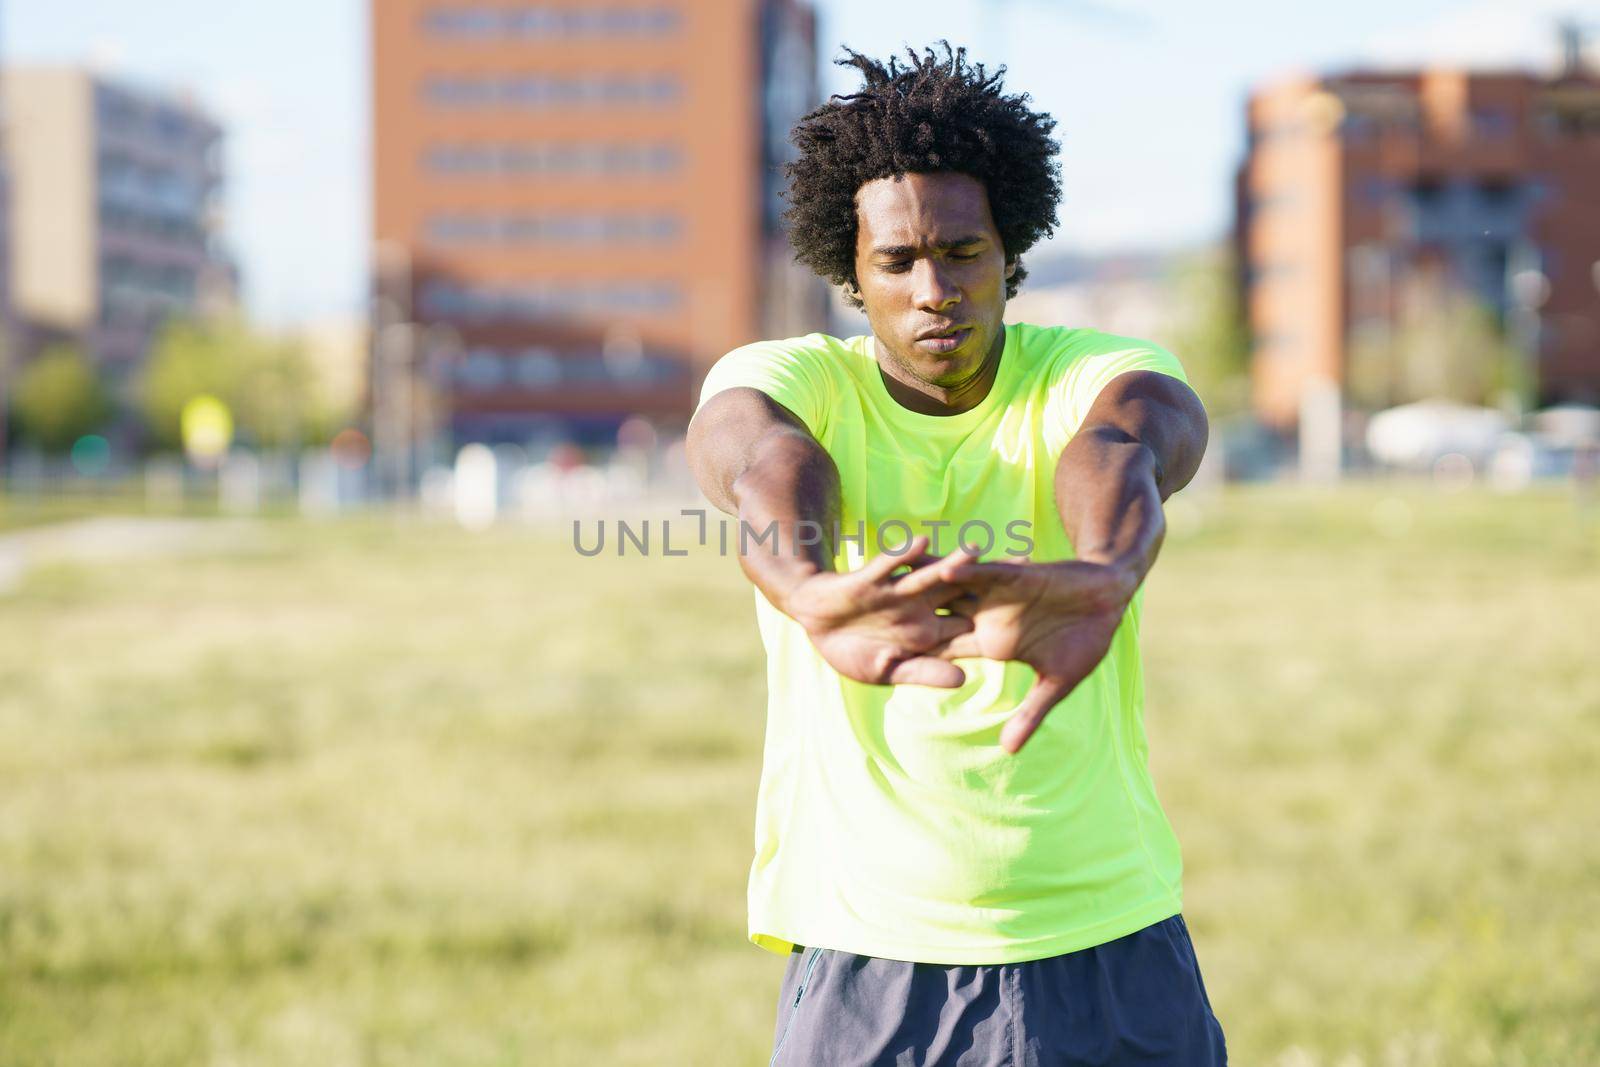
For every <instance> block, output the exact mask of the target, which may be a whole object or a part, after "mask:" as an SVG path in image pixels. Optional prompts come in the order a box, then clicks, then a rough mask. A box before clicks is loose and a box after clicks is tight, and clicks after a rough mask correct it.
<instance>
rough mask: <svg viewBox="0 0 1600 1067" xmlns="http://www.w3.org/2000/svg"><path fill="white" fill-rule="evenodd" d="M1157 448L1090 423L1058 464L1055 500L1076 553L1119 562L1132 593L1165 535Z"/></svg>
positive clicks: (1098, 560)
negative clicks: (1152, 448)
mask: <svg viewBox="0 0 1600 1067" xmlns="http://www.w3.org/2000/svg"><path fill="white" fill-rule="evenodd" d="M1159 473H1160V472H1159V471H1158V469H1157V467H1156V457H1155V454H1154V453H1153V452H1152V451H1151V450H1150V448H1149V447H1148V446H1146V445H1144V444H1142V443H1141V442H1139V441H1137V440H1134V439H1133V438H1131V437H1130V436H1129V435H1128V434H1126V433H1124V432H1122V431H1120V430H1117V429H1114V428H1111V427H1096V428H1091V429H1087V430H1085V431H1083V432H1081V433H1079V434H1078V435H1077V436H1075V437H1073V439H1072V440H1071V441H1070V442H1068V444H1067V447H1066V448H1065V449H1063V450H1062V453H1061V458H1060V460H1059V462H1058V463H1057V464H1056V478H1055V490H1056V505H1057V508H1058V510H1059V512H1060V515H1061V523H1062V525H1063V526H1064V527H1065V528H1066V532H1067V537H1068V539H1070V540H1071V541H1072V545H1073V550H1074V552H1075V553H1076V555H1077V557H1078V558H1079V559H1081V560H1086V561H1088V562H1091V563H1104V564H1107V565H1109V566H1112V567H1114V568H1115V569H1117V570H1118V571H1120V572H1121V573H1122V575H1123V578H1124V581H1125V582H1126V583H1127V590H1126V591H1127V594H1128V595H1129V596H1131V595H1132V593H1133V591H1134V590H1135V589H1137V588H1138V586H1139V583H1140V582H1142V581H1143V580H1144V576H1145V575H1146V574H1147V573H1148V572H1149V570H1150V567H1151V565H1152V564H1154V563H1155V560H1156V553H1157V552H1159V551H1160V549H1161V541H1162V539H1163V537H1164V536H1165V535H1166V528H1167V526H1166V518H1165V516H1164V515H1163V513H1162V510H1161V492H1160V489H1159V487H1158V478H1159Z"/></svg>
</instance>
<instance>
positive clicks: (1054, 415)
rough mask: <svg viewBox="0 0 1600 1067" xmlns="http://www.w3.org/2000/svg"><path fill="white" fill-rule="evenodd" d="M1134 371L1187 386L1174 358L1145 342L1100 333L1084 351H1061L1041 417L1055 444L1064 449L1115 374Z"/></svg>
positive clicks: (1164, 350)
mask: <svg viewBox="0 0 1600 1067" xmlns="http://www.w3.org/2000/svg"><path fill="white" fill-rule="evenodd" d="M1135 370H1153V371H1156V372H1157V373H1160V374H1169V375H1171V376H1172V377H1174V378H1176V379H1178V380H1179V381H1180V382H1183V383H1184V384H1185V385H1187V384H1188V383H1189V377H1188V375H1186V374H1185V373H1184V372H1183V364H1181V363H1179V362H1178V358H1177V357H1176V356H1174V355H1173V354H1172V353H1171V352H1168V351H1167V350H1166V349H1165V348H1162V347H1161V346H1160V345H1157V344H1152V343H1151V342H1149V341H1140V340H1136V339H1134V338H1131V337H1113V336H1111V335H1109V334H1102V335H1100V336H1099V337H1098V338H1097V339H1096V343H1095V344H1094V345H1093V346H1092V348H1090V350H1089V351H1087V352H1085V351H1083V350H1081V349H1079V350H1076V351H1074V350H1070V349H1069V350H1068V351H1066V352H1063V353H1062V354H1061V356H1060V357H1059V363H1058V364H1057V366H1056V368H1055V370H1054V372H1053V373H1052V375H1051V381H1050V392H1049V397H1048V399H1047V401H1046V404H1045V417H1046V419H1047V422H1048V425H1049V427H1050V429H1051V430H1052V431H1053V432H1054V433H1055V434H1058V435H1060V437H1059V443H1060V444H1061V445H1062V446H1065V444H1066V442H1067V440H1069V439H1070V438H1071V437H1072V435H1073V434H1075V433H1077V432H1078V427H1080V426H1082V425H1083V420H1084V419H1085V418H1087V417H1088V415H1089V409H1090V408H1091V407H1093V406H1094V402H1095V398H1096V397H1098V396H1099V395H1100V390H1102V389H1104V388H1105V387H1106V386H1107V385H1108V384H1110V382H1111V380H1112V379H1113V378H1115V377H1117V375H1119V374H1125V373H1127V372H1128V371H1135Z"/></svg>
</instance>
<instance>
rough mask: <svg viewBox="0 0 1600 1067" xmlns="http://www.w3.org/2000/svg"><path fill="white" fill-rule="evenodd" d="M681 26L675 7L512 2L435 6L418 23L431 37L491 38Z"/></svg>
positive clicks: (634, 33) (642, 33) (665, 30)
mask: <svg viewBox="0 0 1600 1067" xmlns="http://www.w3.org/2000/svg"><path fill="white" fill-rule="evenodd" d="M682 25H683V15H682V13H681V12H680V11H679V10H678V9H677V8H674V7H667V6H664V5H652V6H648V7H626V6H622V5H608V6H606V7H594V6H592V5H579V4H576V3H574V4H570V5H564V6H557V5H549V4H516V5H506V6H495V7H489V6H479V7H449V8H443V7H441V8H434V9H433V10H431V11H428V12H427V13H426V14H424V15H423V17H422V26H423V29H424V30H426V31H427V32H428V33H429V34H430V35H432V36H434V37H448V38H452V39H455V40H464V41H474V40H477V41H492V40H495V39H497V38H503V37H543V38H557V39H559V38H568V37H664V36H667V35H668V34H672V33H676V32H677V31H678V29H679V28H680V27H681V26H682Z"/></svg>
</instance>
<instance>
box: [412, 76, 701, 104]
mask: <svg viewBox="0 0 1600 1067" xmlns="http://www.w3.org/2000/svg"><path fill="white" fill-rule="evenodd" d="M681 91H682V86H681V84H680V82H679V80H678V79H677V78H676V77H675V76H673V75H670V74H587V75H576V76H546V75H525V76H520V77H510V78H496V77H474V76H469V75H458V76H446V75H441V76H438V77H432V78H429V79H427V81H425V82H424V83H423V86H422V95H423V99H424V100H426V101H427V102H428V103H429V104H431V105H433V106H434V107H440V108H479V107H516V108H528V109H537V108H545V107H558V108H565V107H580V106H581V107H590V106H597V105H599V106H607V105H614V106H638V105H651V106H660V105H662V104H666V103H670V102H672V101H674V100H677V99H678V97H679V95H680V93H681Z"/></svg>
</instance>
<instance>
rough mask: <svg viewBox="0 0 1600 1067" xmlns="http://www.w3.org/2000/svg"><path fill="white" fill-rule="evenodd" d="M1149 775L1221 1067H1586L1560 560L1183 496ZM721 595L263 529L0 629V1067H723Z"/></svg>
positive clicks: (734, 906)
mask: <svg viewBox="0 0 1600 1067" xmlns="http://www.w3.org/2000/svg"><path fill="white" fill-rule="evenodd" d="M1145 636H1146V640H1145V657H1146V665H1147V672H1148V678H1149V709H1148V713H1147V718H1148V728H1149V733H1150V739H1151V746H1152V750H1153V757H1152V758H1153V761H1154V766H1155V774H1156V778H1157V783H1158V786H1159V788H1160V791H1161V795H1162V799H1163V802H1164V803H1165V805H1166V807H1167V810H1168V812H1169V814H1170V815H1171V817H1172V819H1173V821H1174V822H1175V824H1176V825H1177V828H1178V832H1179V836H1180V838H1181V840H1182V841H1183V844H1184V852H1185V859H1186V864H1187V873H1186V890H1187V902H1186V908H1185V911H1186V914H1187V916H1188V918H1189V921H1190V926H1191V928H1192V930H1193V932H1194V937H1195V941H1196V944H1197V947H1198V950H1199V954H1200V961H1201V965H1202V967H1203V968H1204V971H1205V976H1206V981H1207V985H1208V988H1209V990H1210V992H1211V998H1212V1002H1213V1004H1214V1005H1215V1007H1216V1010H1217V1012H1218V1014H1219V1016H1220V1017H1221V1018H1222V1020H1223V1023H1224V1025H1225V1026H1226V1028H1227V1030H1228V1036H1229V1043H1230V1048H1231V1050H1232V1052H1233V1056H1234V1062H1236V1063H1238V1064H1241V1065H1254V1064H1281V1065H1284V1067H1290V1065H1294V1067H1305V1065H1312V1064H1327V1065H1329V1067H1335V1065H1337V1067H1350V1065H1355V1064H1363V1065H1370V1067H1388V1065H1391V1064H1393V1065H1401V1064H1404V1065H1413V1064H1420V1065H1427V1064H1437V1065H1441V1067H1442V1065H1451V1067H1455V1065H1469V1067H1470V1065H1483V1067H1488V1065H1502V1064H1527V1065H1535V1064H1538V1065H1547V1064H1553V1065H1561V1064H1574V1065H1576V1064H1587V1063H1594V1062H1597V1061H1600V1010H1597V1005H1600V924H1597V923H1596V922H1595V907H1596V904H1597V903H1600V892H1597V890H1600V843H1597V842H1600V834H1597V831H1600V814H1597V813H1600V774H1597V773H1596V768H1597V767H1600V534H1596V532H1595V531H1594V528H1593V527H1592V526H1591V527H1590V528H1589V529H1588V530H1587V531H1584V530H1582V529H1581V528H1580V527H1579V526H1578V525H1577V523H1576V521H1575V518H1574V514H1573V508H1572V505H1571V502H1570V500H1569V499H1568V498H1566V497H1564V496H1562V495H1560V494H1555V493H1545V494H1539V495H1526V496H1518V497H1498V496H1491V495H1487V494H1484V495H1479V494H1465V495H1461V496H1438V495H1434V494H1432V493H1430V492H1426V491H1408V490H1400V489H1378V490H1347V491H1343V492H1340V493H1337V494H1315V493H1306V492H1286V491H1281V490H1275V491H1262V490H1255V491H1248V492H1246V491H1235V492H1230V493H1229V494H1227V495H1225V496H1224V497H1222V498H1220V499H1217V500H1214V501H1211V502H1208V503H1206V504H1203V505H1202V504H1200V503H1197V502H1186V501H1182V500H1179V501H1177V502H1175V506H1174V509H1173V531H1172V533H1171V535H1170V536H1169V539H1168V543H1167V547H1166V549H1165V551H1164V555H1163V559H1162V562H1161V563H1160V565H1159V566H1158V568H1157V571H1156V574H1155V576H1154V577H1153V578H1152V581H1151V583H1150V587H1149V591H1148V594H1147V605H1146V635H1145ZM763 693H764V680H763V674H762V663H761V656H760V649H759V645H758V642H757V637H756V634H755V627H754V618H753V609H752V603H751V593H750V591H749V588H748V586H747V585H746V584H745V583H744V580H743V578H742V577H741V576H740V575H739V574H738V571H737V567H736V565H735V563H734V561H732V560H724V559H718V558H716V557H714V556H711V555H691V556H690V557H688V558H684V559H662V558H654V559H649V560H641V559H636V558H630V559H623V560H618V559H616V558H614V557H612V558H598V559H592V560H590V559H580V558H578V557H576V555H575V554H574V553H573V552H572V551H571V549H570V547H569V546H568V544H567V542H566V540H565V539H564V537H563V536H560V535H539V534H532V533H529V532H527V531H520V530H496V531H493V532H491V533H488V534H484V535H477V536H474V535H469V534H465V533H461V532H457V531H454V530H449V529H445V528H440V527H430V526H425V525H417V524H399V523H393V522H388V521H384V520H380V519H368V520H362V521H354V522H344V523H336V524H325V525H319V524H302V523H289V522H274V523H271V524H269V525H268V528H267V536H266V538H265V539H264V540H262V541H260V542H259V543H255V544H252V545H251V546H248V552H247V554H234V555H228V554H219V555H212V556H206V557H201V558H190V559H184V560H160V561H155V562H144V561H141V562H138V563H136V564H127V563H122V564H116V565H108V566H101V567H92V568H90V567H67V566H55V567H52V568H49V569H42V570H38V571H34V572H32V573H30V574H29V575H28V577H27V578H26V579H25V581H24V583H23V585H22V586H21V588H20V589H19V590H17V591H16V592H15V593H13V594H12V595H11V596H9V597H7V598H4V599H0V737H3V738H4V739H5V743H4V744H3V745H0V1063H4V1064H7V1065H12V1064H18V1065H23V1064H29V1065H31V1064H72V1065H78V1064H118V1065H121V1064H190V1063H208V1064H209V1063H218V1064H221V1063H227V1064H248V1065H256V1064H261V1065H267V1064H283V1065H291V1064H292V1065H304V1064H317V1065H319V1067H321V1065H339V1064H373V1065H380V1064H381V1065H402V1064H416V1065H429V1067H434V1065H442V1064H484V1063H506V1064H511V1063H540V1064H564V1063H573V1064H593V1063H606V1064H664V1063H673V1064H677V1063H683V1064H721V1063H756V1062H762V1061H763V1060H764V1058H765V1055H766V1051H767V1049H768V1046H769V1042H770V1035H771V1028H772V1020H773V1011H774V1006H775V1004H774V1002H775V999H776V995H777V983H778V979H779V975H780V973H781V970H782V966H783V961H781V960H779V959H777V958H775V957H772V956H769V955H767V954H765V953H763V952H761V951H760V950H758V949H755V948H753V947H751V946H749V945H748V944H747V943H746V942H745V941H744V879H745V874H746V871H747V869H748V863H749V860H750V848H751V826H752V818H753V805H754V798H755V785H756V779H757V776H758V773H759V763H760V745H761V728H762V722H761V719H762V716H761V708H762V701H763Z"/></svg>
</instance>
